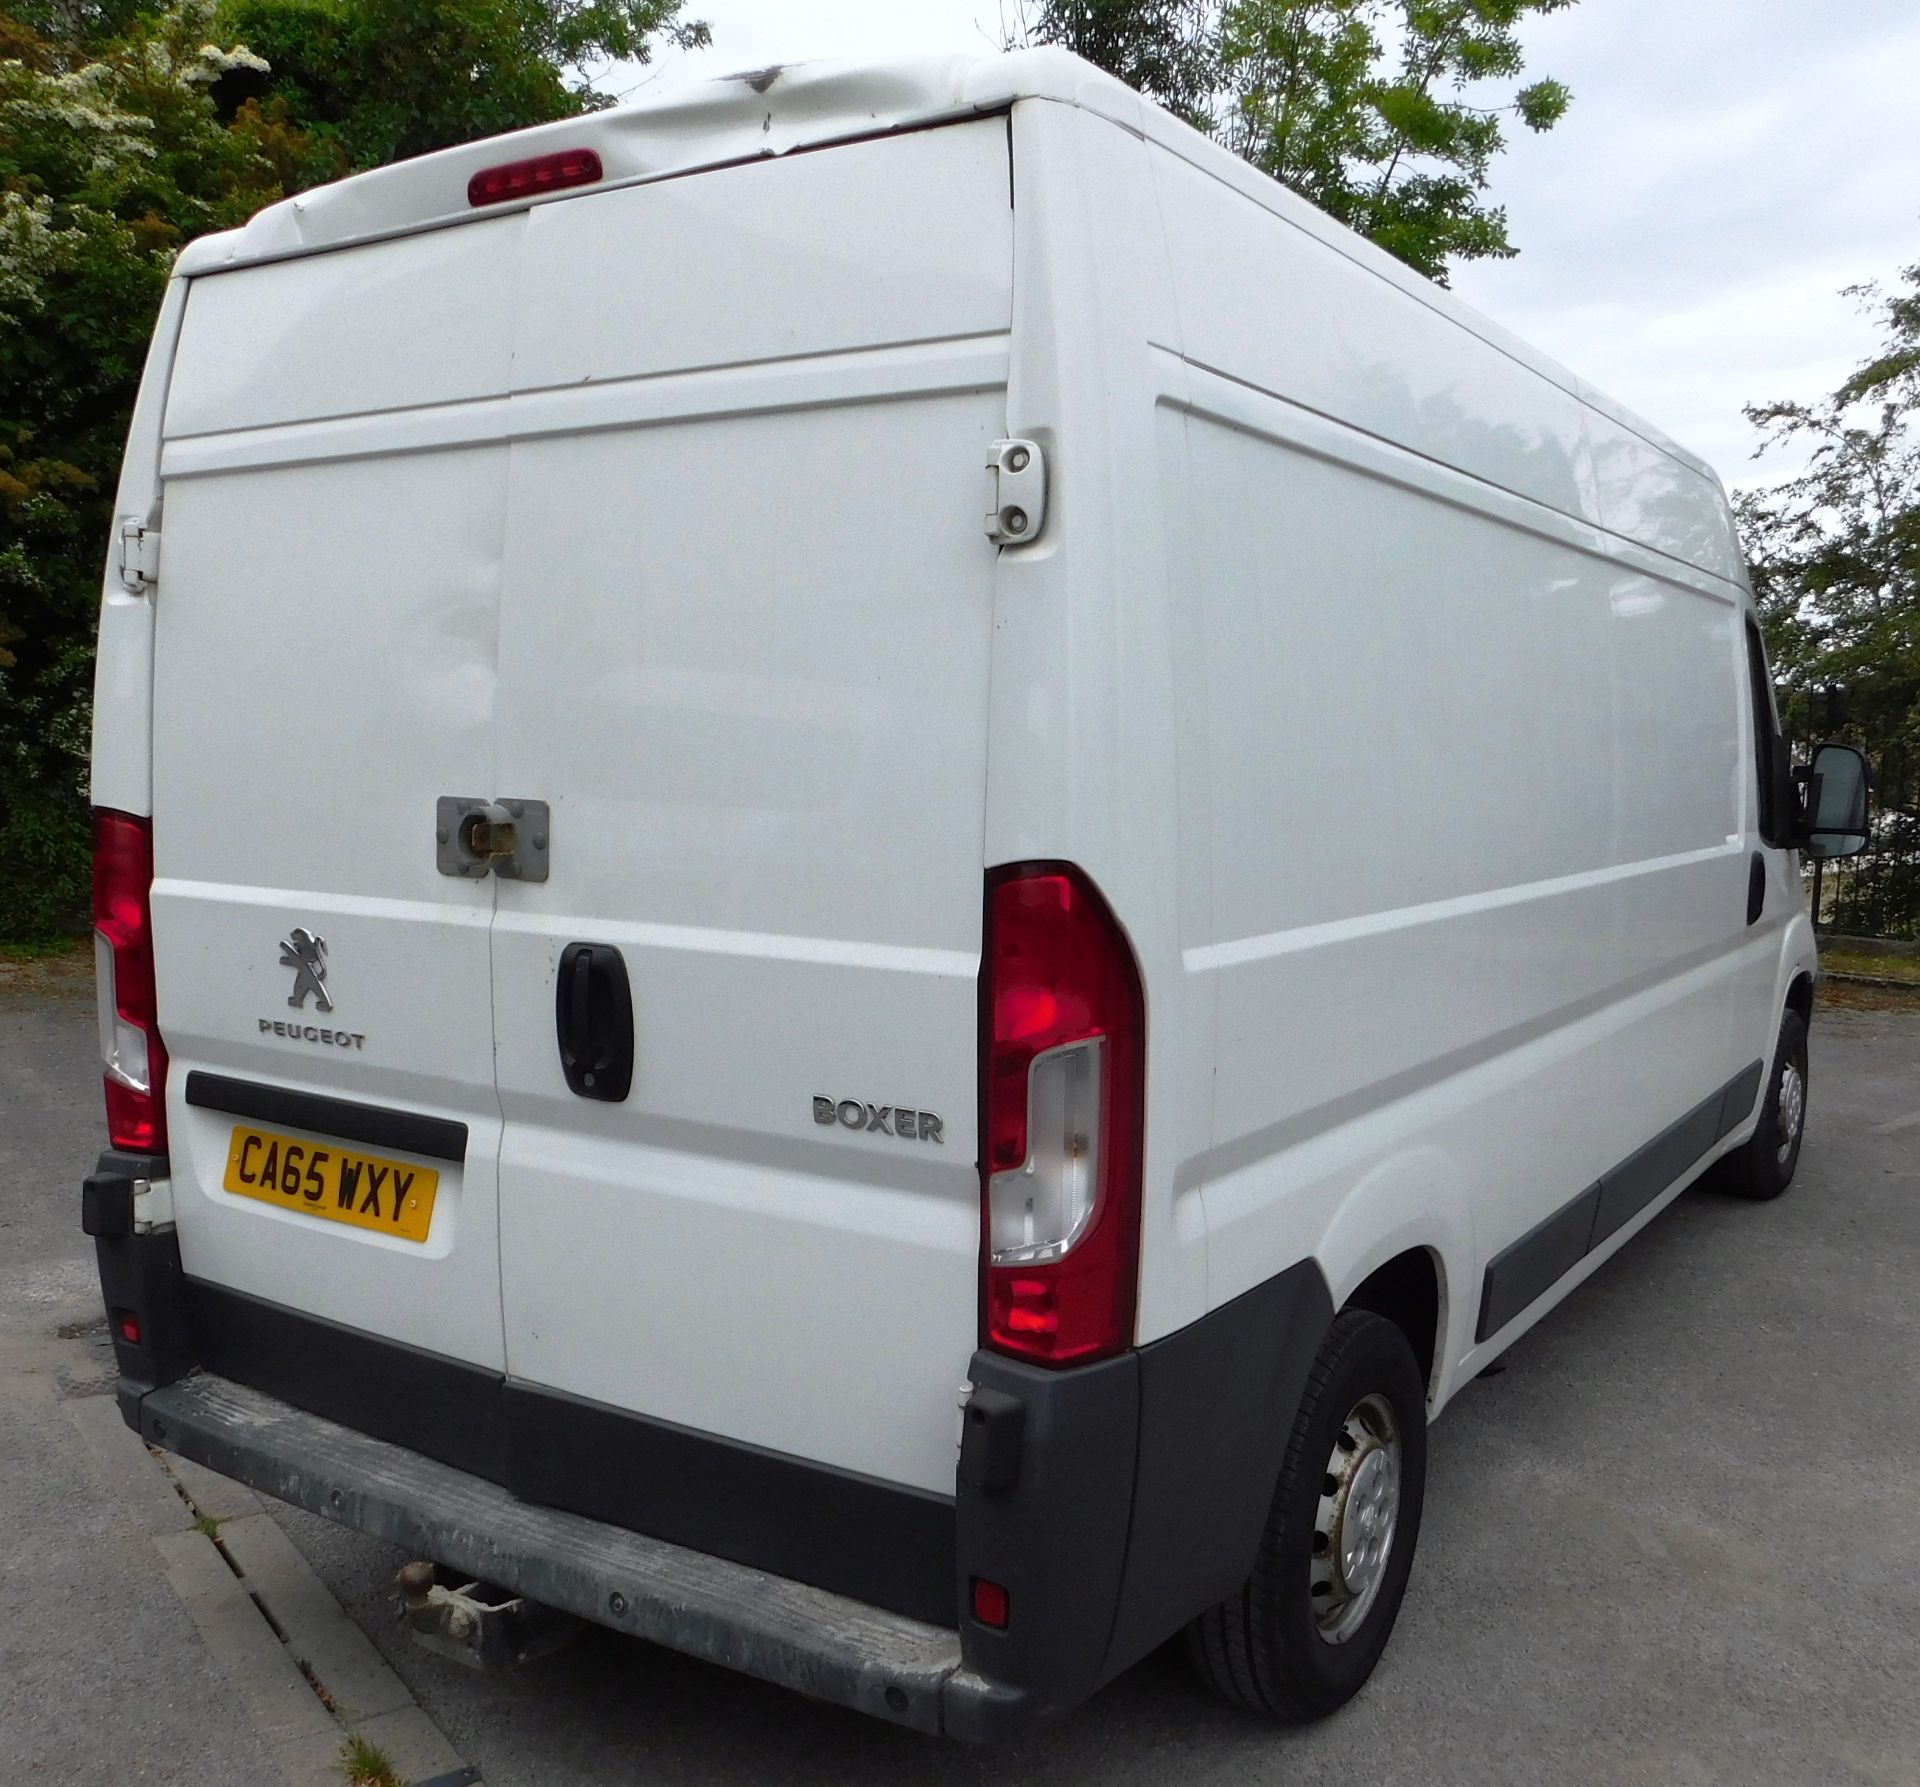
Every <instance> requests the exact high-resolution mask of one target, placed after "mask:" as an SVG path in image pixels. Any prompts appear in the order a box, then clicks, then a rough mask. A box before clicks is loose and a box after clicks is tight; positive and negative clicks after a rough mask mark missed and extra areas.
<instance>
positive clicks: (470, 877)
mask: <svg viewBox="0 0 1920 1787" xmlns="http://www.w3.org/2000/svg"><path fill="white" fill-rule="evenodd" d="M551 823H552V822H551V816H550V815H549V813H548V811H547V803H546V802H545V801H543V800H489V799H488V798H487V797H486V796H485V795H474V794H443V795H441V797H440V799H439V801H438V802H437V803H436V805H435V807H434V814H433V840H434V866H435V867H436V868H437V869H439V871H440V873H441V874H443V875H455V876H458V877H459V878H460V879H462V880H465V881H477V880H479V879H480V878H481V877H482V876H483V875H498V876H499V877H500V879H501V880H502V881H544V880H546V878H547V863H548V859H549V855H550V852H551V844H550V841H549V835H550V832H551Z"/></svg>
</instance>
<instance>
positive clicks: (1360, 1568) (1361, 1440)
mask: <svg viewBox="0 0 1920 1787" xmlns="http://www.w3.org/2000/svg"><path fill="white" fill-rule="evenodd" d="M1402 1465H1403V1453H1402V1447H1401V1441H1400V1422H1399V1420H1398V1418H1397V1417H1396V1416H1395V1414H1394V1412H1393V1405H1392V1404H1391V1403H1389V1402H1388V1401H1387V1399H1386V1398H1385V1397H1384V1396H1379V1395H1372V1396H1363V1397H1361V1399H1360V1400H1359V1401H1358V1402H1356V1403H1355V1404H1354V1405H1353V1407H1352V1408H1351V1409H1350V1410H1349V1411H1348V1413H1347V1418H1346V1419H1345V1420H1344V1421H1342V1422H1341V1423H1340V1431H1339V1432H1338V1434H1336V1435H1335V1436H1334V1442H1333V1450H1332V1452H1331V1453H1330V1454H1329V1455H1328V1458H1327V1468H1326V1471H1325V1473H1324V1474H1323V1475H1322V1477H1321V1479H1320V1504H1319V1507H1318V1509H1317V1510H1316V1512H1315V1515H1314V1522H1313V1567H1312V1570H1311V1571H1310V1573H1309V1579H1308V1595H1309V1597H1310V1600H1311V1606H1312V1611H1313V1623H1314V1626H1315V1628H1316V1629H1317V1630H1318V1632H1319V1634H1320V1636H1321V1637H1322V1638H1324V1639H1325V1640H1326V1641H1327V1643H1329V1644H1345V1643H1346V1642H1347V1640H1348V1639H1350V1638H1351V1637H1352V1636H1353V1635H1354V1634H1355V1633H1356V1632H1357V1631H1359V1630H1360V1628H1361V1627H1362V1626H1363V1625H1364V1624H1366V1619H1367V1615H1368V1614H1369V1613H1371V1612H1372V1611H1373V1608H1374V1604H1375V1603H1376V1602H1377V1601H1378V1600H1379V1599H1380V1589H1381V1586H1382V1584H1383V1583H1384V1582H1385V1581H1386V1577H1387V1566H1388V1564H1389V1562H1390V1561H1391V1559H1392V1557H1393V1540H1394V1534H1395V1532H1396V1531H1397V1530H1398V1528H1399V1524H1400V1484H1401V1477H1402Z"/></svg>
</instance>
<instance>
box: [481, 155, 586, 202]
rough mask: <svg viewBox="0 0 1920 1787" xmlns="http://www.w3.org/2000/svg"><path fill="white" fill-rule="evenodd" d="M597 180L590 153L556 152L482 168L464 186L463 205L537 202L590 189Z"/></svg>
mask: <svg viewBox="0 0 1920 1787" xmlns="http://www.w3.org/2000/svg"><path fill="white" fill-rule="evenodd" d="M601 177H602V174H601V167H600V157H599V156H598V155H597V154H596V153H595V152H594V151H593V150H591V149H560V150H557V151H556V152H555V153H554V154H552V155H534V156H529V157H528V158H527V160H525V161H505V162H502V163H501V164H500V165H499V166H498V167H497V168H482V169H481V170H480V171H479V173H477V174H475V175H474V177H473V178H472V179H471V180H469V181H468V182H467V203H468V204H469V205H499V204H504V203H505V202H506V201H507V200H508V199H530V198H537V197H539V195H540V194H541V193H543V192H559V191H560V190H561V189H562V188H564V187H568V186H591V185H592V184H593V183H594V182H595V181H596V180H598V179H600V178H601Z"/></svg>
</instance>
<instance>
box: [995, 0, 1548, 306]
mask: <svg viewBox="0 0 1920 1787" xmlns="http://www.w3.org/2000/svg"><path fill="white" fill-rule="evenodd" d="M1573 3H1574V0H1034V4H1033V5H1032V7H1031V8H1028V7H1026V6H1024V5H1023V6H1022V8H1021V11H1020V13H1019V16H1018V18H1017V20H1016V22H1015V24H1014V26H1013V29H1012V31H1011V33H1010V35H1011V36H1012V37H1013V38H1015V39H1017V40H1019V41H1023V42H1036V43H1060V44H1064V45H1066V46H1067V47H1068V48H1070V49H1072V50H1075V51H1077V52H1078V53H1079V54H1081V55H1083V56H1085V57H1087V58H1088V60H1089V61H1093V62H1097V63H1098V64H1099V65H1100V66H1101V67H1103V68H1106V69H1109V70H1110V71H1112V72H1113V73H1114V74H1117V75H1118V76H1119V77H1120V78H1121V79H1122V80H1124V81H1126V82H1128V83H1129V84H1130V85H1132V86H1135V87H1138V88H1139V89H1140V90H1141V91H1142V92H1144V93H1147V94H1149V95H1151V96H1152V97H1153V98H1155V99H1157V100H1159V101H1161V103H1162V104H1164V105H1166V106H1168V107H1169V109H1171V110H1172V111H1174V112H1177V113H1178V114H1180V115H1181V116H1182V117H1184V118H1186V119H1187V120H1188V121H1189V122H1190V123H1193V124H1195V125H1197V126H1199V127H1200V128H1201V129H1203V130H1206V131H1208V132H1210V133H1211V134H1212V135H1213V136H1215V137H1217V138H1218V139H1219V140H1220V141H1221V142H1223V143H1225V144H1226V145H1227V146H1228V147H1230V148H1232V149H1233V150H1234V151H1235V152H1236V153H1238V154H1240V155H1242V156H1244V157H1245V158H1246V159H1247V160H1248V161H1250V162H1252V163H1253V165H1254V166H1255V167H1258V168H1260V169H1261V170H1263V171H1264V172H1266V173H1269V174H1271V175H1273V177H1274V178H1275V179H1277V180H1281V181H1284V182H1285V183H1286V184H1287V185H1288V186H1290V187H1292V188H1293V190H1294V191H1296V192H1298V193H1299V194H1300V195H1301V196H1302V197H1304V198H1307V199H1310V200H1311V201H1312V202H1313V203H1314V204H1316V205H1318V206H1319V207H1320V208H1321V209H1322V210H1323V211H1326V212H1328V213H1329V214H1330V215H1332V216H1334V217H1336V218H1338V219H1339V220H1340V221H1341V222H1342V223H1344V224H1347V225H1349V226H1350V227H1351V228H1353V229H1356V230H1358V231H1359V232H1360V233H1361V234H1363V235H1365V236H1368V237H1371V238H1372V239H1373V240H1374V241H1375V242H1378V243H1379V244H1380V246H1381V247H1383V248H1385V249H1387V250H1388V251H1389V252H1390V253H1392V254H1395V255H1397V256H1398V257H1399V258H1400V259H1401V260H1403V261H1405V262H1406V263H1407V264H1408V265H1409V266H1410V267H1414V268H1416V269H1417V270H1418V271H1420V272H1422V273H1424V274H1426V275H1427V277H1428V278H1430V279H1435V280H1439V281H1440V282H1441V283H1442V284H1444V283H1445V281H1446V274H1447V268H1448V266H1449V264H1450V263H1453V262H1456V261H1465V260H1480V259H1486V258H1504V257H1506V256H1510V255H1512V254H1513V253H1515V252H1516V251H1515V249H1514V246H1513V244H1512V242H1511V241H1510V240H1509V239H1508V236H1507V219H1506V213H1505V212H1504V211H1503V210H1501V209H1500V208H1499V207H1498V206H1496V205H1493V204H1490V203H1489V202H1488V201H1487V199H1486V197H1485V194H1486V191H1487V187H1488V185H1489V182H1490V178H1491V173H1492V168H1493V162H1494V160H1495V158H1496V157H1497V156H1498V155H1499V154H1500V152H1501V150H1502V149H1503V148H1505V146H1506V140H1507V129H1508V126H1509V124H1510V123H1512V122H1515V121H1517V122H1518V123H1520V124H1522V125H1523V126H1525V127H1526V128H1527V129H1529V130H1533V131H1543V130H1550V129H1552V128H1553V126H1554V125H1555V124H1557V123H1558V122H1559V121H1560V119H1561V117H1562V116H1564V114H1565V112H1566V109H1567V106H1568V103H1569V101H1570V100H1571V97H1572V95H1571V94H1570V93H1569V92H1568V90H1567V88H1566V87H1565V86H1564V85H1562V84H1561V83H1560V82H1559V81H1554V80H1536V81H1533V82H1530V83H1528V84H1527V85H1525V86H1518V85H1515V83H1516V82H1517V80H1518V77H1519V75H1520V73H1521V70H1522V68H1523V66H1524V62H1525V57H1524V54H1523V52H1522V49H1521V45H1520V39H1519V35H1518V29H1519V26H1520V24H1521V23H1522V21H1523V20H1524V19H1525V18H1527V17H1528V16H1529V15H1531V14H1538V13H1551V12H1560V11H1563V10H1564V9H1565V8H1567V7H1568V6H1571V5H1572V4H1573Z"/></svg>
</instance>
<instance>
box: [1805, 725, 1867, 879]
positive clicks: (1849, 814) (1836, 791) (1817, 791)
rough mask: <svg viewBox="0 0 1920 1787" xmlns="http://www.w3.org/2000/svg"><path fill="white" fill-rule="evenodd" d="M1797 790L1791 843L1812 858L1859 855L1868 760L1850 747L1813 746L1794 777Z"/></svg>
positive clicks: (1863, 831)
mask: <svg viewBox="0 0 1920 1787" xmlns="http://www.w3.org/2000/svg"><path fill="white" fill-rule="evenodd" d="M1794 780H1795V781H1797V782H1798V783H1799V784H1800V786H1801V790H1802V796H1801V805H1800V823H1799V824H1798V825H1797V826H1796V827H1795V828H1794V841H1795V842H1796V843H1798V844H1799V846H1800V847H1801V849H1803V850H1804V851H1806V853H1807V854H1808V855H1809V856H1811V857H1813V858H1815V859H1816V860H1821V861H1824V860H1828V859H1830V858H1833V857H1836V856H1858V855H1859V854H1860V852H1861V851H1862V850H1864V849H1866V847H1867V837H1868V825H1867V787H1868V776H1867V760H1866V758H1865V757H1863V756H1862V755H1861V754H1860V753H1859V752H1858V751H1856V750H1855V749H1854V748H1853V746H1852V745H1816V746H1815V747H1814V752H1813V762H1812V763H1811V764H1810V765H1808V767H1807V768H1805V769H1803V770H1800V771H1798V772H1797V773H1796V775H1795V777H1794Z"/></svg>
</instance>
